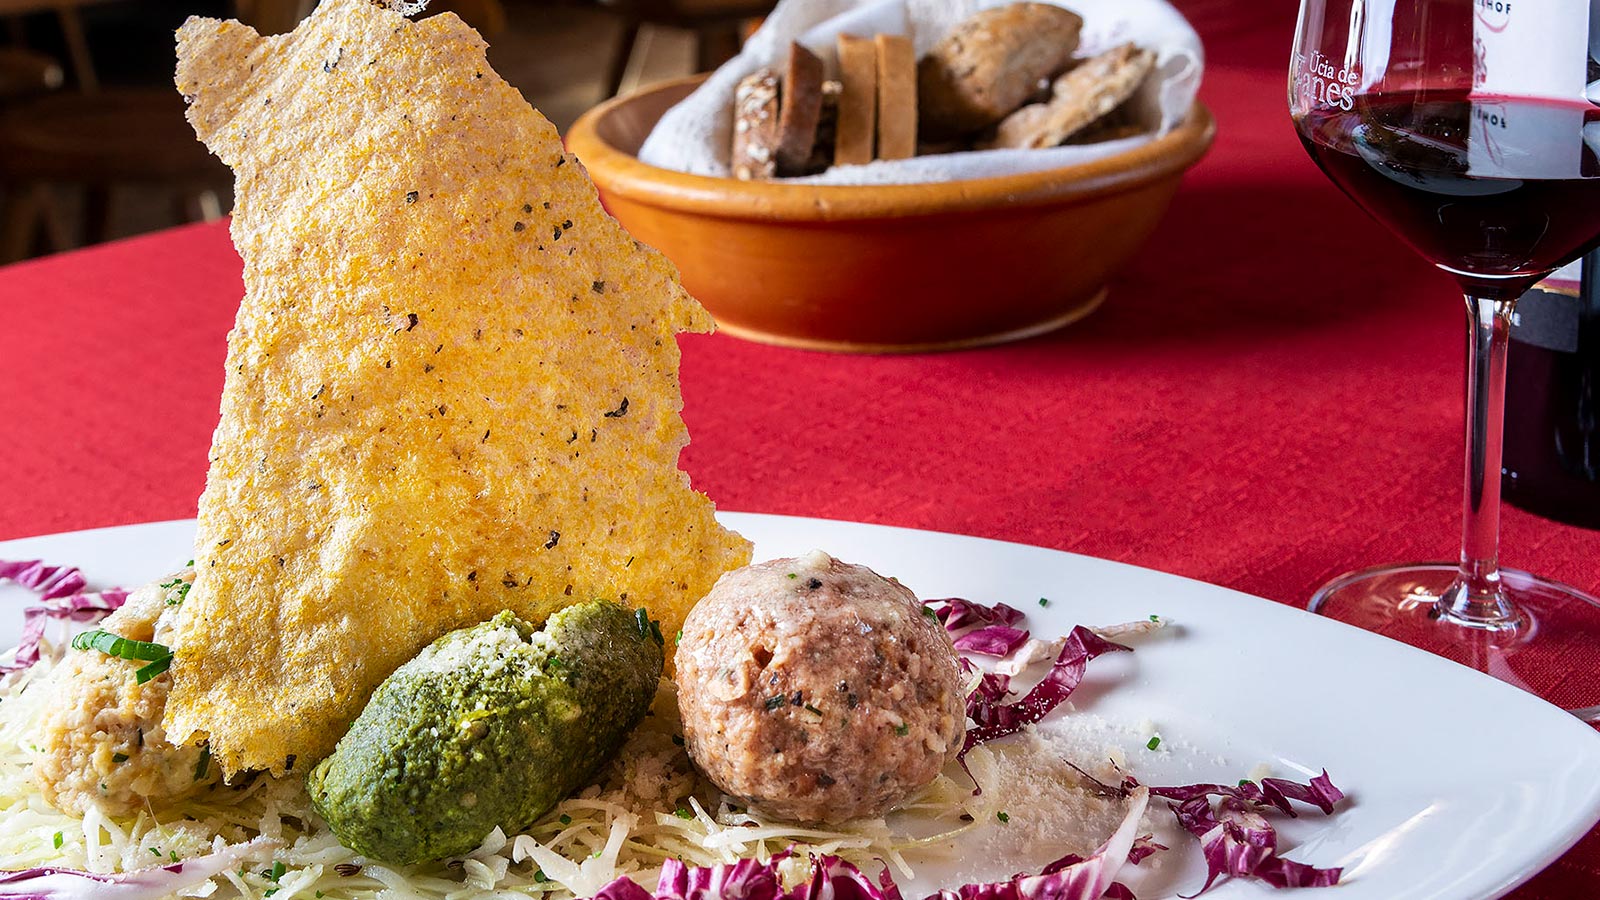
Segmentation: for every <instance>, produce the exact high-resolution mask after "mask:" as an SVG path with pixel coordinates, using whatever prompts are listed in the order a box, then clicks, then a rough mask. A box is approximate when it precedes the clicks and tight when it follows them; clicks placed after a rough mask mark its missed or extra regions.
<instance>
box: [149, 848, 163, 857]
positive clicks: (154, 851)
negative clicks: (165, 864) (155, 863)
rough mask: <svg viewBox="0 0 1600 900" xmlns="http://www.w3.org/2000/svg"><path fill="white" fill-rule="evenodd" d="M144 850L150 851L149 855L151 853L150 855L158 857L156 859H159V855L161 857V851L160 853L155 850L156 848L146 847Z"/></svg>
mask: <svg viewBox="0 0 1600 900" xmlns="http://www.w3.org/2000/svg"><path fill="white" fill-rule="evenodd" d="M145 849H146V850H149V851H150V852H151V853H152V854H154V855H155V856H158V857H159V856H160V855H161V851H160V850H157V849H156V848H154V847H146V848H145Z"/></svg>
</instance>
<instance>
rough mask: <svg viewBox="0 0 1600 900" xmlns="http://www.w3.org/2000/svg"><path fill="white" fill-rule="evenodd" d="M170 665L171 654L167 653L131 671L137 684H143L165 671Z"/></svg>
mask: <svg viewBox="0 0 1600 900" xmlns="http://www.w3.org/2000/svg"><path fill="white" fill-rule="evenodd" d="M171 667H172V654H170V653H168V654H167V655H166V656H163V657H161V658H160V659H158V660H156V661H155V662H152V663H150V664H149V665H147V666H142V667H141V668H140V669H139V671H137V672H135V673H133V680H134V681H136V682H138V683H139V684H144V683H145V682H146V681H149V680H150V679H152V678H154V677H156V676H157V675H160V674H161V673H162V672H165V671H166V670H167V669H169V668H171Z"/></svg>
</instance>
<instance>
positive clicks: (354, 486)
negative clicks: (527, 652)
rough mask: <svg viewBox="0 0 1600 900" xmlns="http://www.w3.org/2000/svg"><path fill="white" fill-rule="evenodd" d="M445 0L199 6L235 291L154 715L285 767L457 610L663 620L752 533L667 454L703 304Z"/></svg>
mask: <svg viewBox="0 0 1600 900" xmlns="http://www.w3.org/2000/svg"><path fill="white" fill-rule="evenodd" d="M484 49H485V45H484V42H483V40H482V39H481V38H480V37H479V36H478V34H477V33H476V32H475V31H473V30H472V29H471V28H469V27H467V26H466V25H464V24H463V23H462V22H461V21H460V20H459V19H457V18H456V17H455V16H453V15H449V14H445V15H439V16H435V17H433V18H429V19H424V20H422V21H418V22H411V21H409V20H407V19H406V18H404V17H403V16H401V15H400V14H398V13H396V12H392V11H390V10H388V9H385V8H382V7H379V6H375V5H373V4H371V3H368V2H365V0H324V2H322V3H321V4H320V6H318V8H317V10H316V12H315V13H314V14H313V15H312V16H311V17H310V18H308V19H307V20H305V21H304V22H302V23H301V25H300V26H299V27H298V28H296V29H295V30H294V31H293V32H291V33H289V34H285V35H281V36H277V37H262V36H260V35H258V34H256V33H255V32H254V31H253V30H251V29H250V28H248V27H246V26H244V25H241V24H239V23H238V22H222V21H217V20H213V19H199V18H191V19H190V20H189V21H188V22H187V23H185V24H184V26H183V27H182V29H180V30H179V32H178V73H177V84H178V89H179V90H180V91H182V92H183V94H184V96H185V97H186V98H187V99H188V100H189V102H190V106H189V121H190V122H191V123H192V124H193V125H194V128H195V131H196V133H198V134H199V136H200V139H201V140H203V141H204V142H205V143H206V145H207V146H208V147H210V148H211V150H212V151H213V152H214V153H216V154H217V155H218V156H219V157H221V158H222V160H223V161H224V162H226V163H227V164H228V165H230V166H232V167H233V170H234V174H235V178H236V188H235V195H236V201H235V202H236V206H235V208H234V213H233V226H232V228H233V240H234V244H235V245H236V246H237V247H238V250H239V253H240V255H241V256H242V257H243V258H244V283H245V296H244V300H243V303H242V305H241V306H240V308H239V314H238V319H237V322H236V323H235V325H234V329H233V331H232V333H231V334H230V335H229V338H228V362H227V380H226V383H225V386H224V388H223V395H222V414H221V421H220V423H219V424H218V426H217V430H216V435H215V437H214V439H213V444H212V448H211V469H210V473H209V477H208V479H207V483H206V489H205V492H204V494H203V495H202V496H201V498H200V514H199V518H200V521H199V532H198V536H197V538H196V540H197V548H196V551H195V560H196V563H195V564H196V567H197V569H198V572H199V574H198V577H197V578H196V581H195V585H194V588H193V590H192V591H191V592H190V594H189V596H188V599H187V600H186V601H185V603H184V607H185V608H184V619H183V623H182V628H183V634H182V638H181V640H180V641H179V646H178V647H177V650H176V653H177V657H176V661H175V663H174V665H173V675H174V686H173V691H172V694H171V697H170V700H169V703H168V707H167V711H166V718H165V725H166V729H167V732H168V735H169V736H170V737H171V738H172V739H173V740H175V741H177V742H180V743H181V742H194V741H198V740H200V739H202V738H205V739H208V740H209V741H210V745H211V752H212V754H213V756H214V757H215V758H216V759H217V760H219V761H220V763H221V764H222V766H223V768H224V770H225V771H227V772H237V771H240V770H244V769H270V770H272V771H274V772H282V771H284V770H285V769H287V768H289V767H291V766H294V767H305V766H308V765H310V764H311V763H314V762H315V761H316V760H318V759H320V758H321V757H323V756H325V755H327V754H328V753H329V752H331V751H332V749H333V746H334V744H335V742H336V741H337V740H338V739H339V737H340V736H341V735H343V734H344V732H345V730H346V728H347V726H348V725H349V723H350V722H351V721H352V720H353V719H354V718H355V716H356V714H357V713H358V712H360V710H361V708H362V706H363V705H364V704H365V703H366V700H367V697H368V695H369V694H370V693H371V691H372V690H373V689H374V688H375V687H376V686H377V684H378V683H379V682H380V681H381V680H382V679H383V678H384V677H385V676H387V675H388V674H389V673H390V672H391V671H392V670H393V669H395V668H396V667H397V666H398V665H400V664H401V663H402V662H405V661H406V660H408V659H410V658H411V657H412V656H414V655H416V653H417V652H418V651H419V650H421V649H422V648H423V647H424V646H425V645H427V644H428V643H429V642H430V641H432V640H434V639H435V638H437V637H439V636H440V635H441V634H443V633H444V632H446V631H449V630H452V629H455V628H459V627H462V626H467V625H472V624H476V623H478V622H482V621H484V620H486V619H488V618H490V617H491V616H493V615H494V614H495V613H497V612H499V611H500V610H502V609H509V610H512V611H514V612H515V613H516V614H517V615H519V616H522V617H524V618H527V619H531V620H534V621H539V620H542V619H544V618H545V617H546V616H548V615H549V614H550V613H551V612H553V611H555V610H557V609H560V608H561V607H563V606H565V605H567V604H570V603H574V602H577V601H581V600H588V599H592V598H596V597H607V598H615V599H620V600H622V601H623V602H626V603H629V604H633V605H638V604H644V605H648V607H649V609H650V612H651V614H652V615H654V616H656V617H658V618H659V619H660V620H661V628H662V629H663V630H664V632H665V633H666V634H667V635H668V636H669V637H670V635H672V634H673V633H674V632H675V631H676V630H677V629H678V627H679V624H680V623H681V622H682V620H683V616H684V613H685V612H686V611H687V610H688V608H689V606H690V605H692V604H693V603H694V601H695V600H697V599H699V597H700V596H701V595H703V594H704V593H705V592H706V591H707V590H708V589H709V588H710V586H711V584H712V582H713V581H714V580H715V579H716V578H717V576H718V575H720V574H721V573H722V572H723V571H725V570H727V569H730V568H733V567H735V566H738V565H742V564H743V563H745V562H746V561H748V558H749V552H750V551H749V545H748V542H746V541H745V540H744V539H742V538H740V537H739V536H738V535H736V534H733V533H731V532H728V531H725V530H724V529H723V528H721V527H720V526H719V525H718V524H717V523H716V522H715V521H714V520H713V518H712V513H713V508H712V505H711V502H710V501H709V500H708V499H706V497H705V496H703V495H701V494H699V493H696V492H695V491H694V490H692V489H691V488H690V486H689V483H688V478H687V476H685V475H684V474H683V473H682V472H680V471H679V470H678V467H677V459H678V453H679V451H680V450H681V449H682V447H683V446H684V444H686V443H687V442H688V433H687V431H686V430H685V428H684V425H683V422H682V420H681V419H680V418H679V415H678V413H679V410H680V409H681V408H682V398H681V395H680V392H679V387H678V362H679V359H678V347H677V343H676V341H675V340H674V334H676V333H677V332H680V331H706V330H709V329H710V327H711V320H710V317H709V316H708V315H707V314H706V312H705V311H704V310H703V309H701V307H700V306H699V304H697V303H696V302H695V301H694V300H693V299H692V298H691V297H690V296H689V295H688V294H687V293H685V291H684V290H683V288H682V286H681V285H680V284H679V283H678V278H677V272H676V270H675V269H674V268H673V266H672V265H671V263H669V262H667V261H666V260H665V259H664V258H663V257H662V256H661V255H660V254H658V253H656V252H655V251H653V250H651V249H649V248H647V247H645V246H643V245H641V244H639V243H638V242H636V241H634V240H633V239H632V238H630V237H629V236H628V235H627V233H625V232H624V231H623V230H622V228H621V226H619V225H618V224H617V223H616V221H614V220H613V219H611V218H610V217H609V216H608V215H606V213H605V211H604V210H603V209H602V208H601V206H600V203H599V200H598V198H597V196H596V193H595V188H594V186H593V184H591V183H590V181H589V179H588V177H587V176H586V175H585V173H584V171H583V169H582V167H581V166H580V165H579V164H578V162H577V160H576V159H575V158H574V157H572V156H569V155H566V154H565V153H564V152H563V150H562V146H561V142H560V139H559V138H558V136H557V134H556V131H555V129H554V128H553V127H552V126H551V125H550V123H549V122H548V121H546V120H545V119H544V117H543V116H541V115H539V113H538V112H536V111H534V110H533V109H532V108H531V107H530V106H529V105H528V104H527V102H526V101H524V100H523V98H522V96H521V95H520V94H519V93H518V92H517V91H516V90H515V89H514V88H512V87H510V86H509V85H507V84H506V83H505V82H504V81H502V80H501V79H500V78H499V77H498V76H497V75H496V74H495V73H494V72H493V71H492V70H490V68H489V66H488V64H487V62H486V60H485V57H484Z"/></svg>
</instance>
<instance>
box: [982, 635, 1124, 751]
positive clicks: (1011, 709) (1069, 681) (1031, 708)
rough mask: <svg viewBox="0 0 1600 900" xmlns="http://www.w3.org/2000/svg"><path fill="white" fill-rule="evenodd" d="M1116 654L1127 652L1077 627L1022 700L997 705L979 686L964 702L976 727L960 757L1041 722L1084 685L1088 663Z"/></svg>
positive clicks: (1119, 646) (1122, 647)
mask: <svg viewBox="0 0 1600 900" xmlns="http://www.w3.org/2000/svg"><path fill="white" fill-rule="evenodd" d="M1118 650H1129V648H1127V647H1124V646H1122V645H1121V644H1113V643H1112V642H1110V641H1108V640H1106V639H1105V638H1102V637H1100V636H1099V635H1097V634H1095V633H1094V632H1092V631H1090V630H1089V629H1087V628H1084V627H1083V626H1082V625H1078V626H1075V627H1073V629H1072V632H1071V633H1070V634H1068V635H1067V639H1066V643H1065V644H1063V646H1062V647H1061V653H1060V654H1059V655H1057V656H1056V661H1055V662H1054V663H1052V664H1051V666H1050V671H1049V672H1048V673H1046V674H1045V676H1044V678H1043V679H1041V680H1040V681H1039V683H1038V684H1036V685H1034V686H1033V689H1032V690H1030V691H1028V693H1027V694H1026V695H1025V696H1024V697H1023V698H1022V699H1021V700H1018V701H1017V702H1015V703H1001V702H998V701H997V700H996V699H994V698H992V697H990V696H988V695H986V694H985V692H984V691H983V690H982V689H981V687H982V686H981V685H980V690H978V691H974V692H973V693H972V695H970V696H969V697H968V698H967V715H968V717H970V718H971V719H972V721H973V722H974V723H975V724H976V727H974V728H969V729H967V739H966V743H965V744H963V745H962V748H961V754H962V755H963V756H965V755H966V753H967V751H969V750H971V749H972V748H973V747H976V746H978V745H979V744H982V743H986V742H988V741H992V740H994V739H995V738H999V737H1005V736H1006V735H1009V734H1015V733H1017V732H1018V731H1021V730H1022V729H1023V728H1024V727H1026V726H1028V725H1032V724H1034V723H1036V722H1038V721H1040V720H1041V719H1043V718H1044V717H1045V716H1047V715H1049V714H1050V711H1051V710H1053V709H1055V708H1056V707H1057V706H1060V705H1061V704H1062V703H1065V702H1066V700H1067V698H1068V697H1071V696H1072V692H1073V691H1074V690H1076V689H1077V687H1078V685H1079V684H1080V683H1081V682H1082V681H1083V672H1084V669H1085V668H1086V667H1087V666H1088V664H1089V661H1090V660H1092V659H1094V658H1095V657H1097V656H1099V655H1101V654H1103V653H1111V652H1115V651H1118Z"/></svg>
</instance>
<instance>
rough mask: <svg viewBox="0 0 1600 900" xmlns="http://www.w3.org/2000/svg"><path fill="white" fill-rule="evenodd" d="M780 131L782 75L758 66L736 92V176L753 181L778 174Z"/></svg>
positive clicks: (734, 101)
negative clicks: (780, 79) (779, 93)
mask: <svg viewBox="0 0 1600 900" xmlns="http://www.w3.org/2000/svg"><path fill="white" fill-rule="evenodd" d="M778 134H779V130H778V76H777V75H776V74H774V73H773V71H772V70H771V69H768V68H761V69H757V70H756V71H754V72H751V73H750V74H749V75H746V76H745V77H744V78H743V79H742V80H741V81H740V82H739V87H738V88H737V89H735V90H734V93H733V154H732V157H731V158H730V159H729V166H730V167H731V168H732V169H733V177H735V178H737V179H739V180H741V181H752V180H758V179H764V178H771V177H772V176H773V175H776V174H777V171H778V159H777V150H778Z"/></svg>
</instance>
